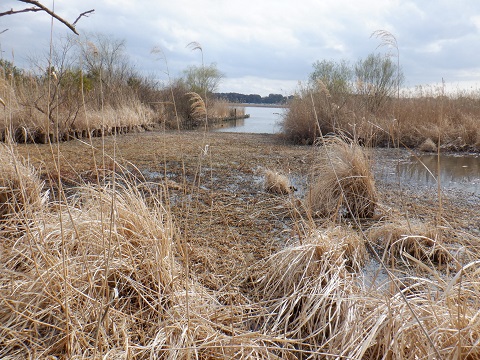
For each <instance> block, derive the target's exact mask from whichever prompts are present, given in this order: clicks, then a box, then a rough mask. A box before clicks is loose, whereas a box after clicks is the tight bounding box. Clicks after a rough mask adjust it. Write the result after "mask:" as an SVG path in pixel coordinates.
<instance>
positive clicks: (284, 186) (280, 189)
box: [264, 170, 291, 194]
mask: <svg viewBox="0 0 480 360" xmlns="http://www.w3.org/2000/svg"><path fill="white" fill-rule="evenodd" d="M290 186H291V185H290V180H288V177H286V176H285V175H283V174H279V173H278V172H276V171H272V170H266V171H265V181H264V187H265V190H266V191H268V192H271V193H274V194H289V193H290V192H291V189H290Z"/></svg>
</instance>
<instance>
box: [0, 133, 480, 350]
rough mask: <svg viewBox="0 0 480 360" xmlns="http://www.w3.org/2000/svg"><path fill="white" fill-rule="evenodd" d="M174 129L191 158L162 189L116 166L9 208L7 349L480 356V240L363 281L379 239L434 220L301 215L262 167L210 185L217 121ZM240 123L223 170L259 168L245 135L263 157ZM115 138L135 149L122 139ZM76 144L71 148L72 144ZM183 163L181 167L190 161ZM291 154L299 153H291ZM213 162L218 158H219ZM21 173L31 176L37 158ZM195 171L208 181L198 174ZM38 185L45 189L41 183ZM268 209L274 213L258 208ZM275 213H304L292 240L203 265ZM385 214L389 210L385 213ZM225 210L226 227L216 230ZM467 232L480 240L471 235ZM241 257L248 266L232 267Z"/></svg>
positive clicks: (386, 242) (4, 285)
mask: <svg viewBox="0 0 480 360" xmlns="http://www.w3.org/2000/svg"><path fill="white" fill-rule="evenodd" d="M191 136H192V135H186V138H190V137H191ZM147 137H148V136H147ZM226 137H227V138H228V137H229V135H227V136H226ZM168 138H171V139H172V140H174V142H172V143H171V145H172V146H171V147H170V146H167V145H166V143H164V144H162V145H161V147H162V148H163V149H164V151H165V156H168V159H174V160H175V157H171V156H173V155H177V156H178V154H179V153H180V152H179V151H178V148H176V147H178V146H180V147H182V146H183V147H184V148H183V149H182V150H183V152H182V154H183V156H184V158H185V159H186V163H185V164H189V161H191V162H190V164H192V165H193V164H196V165H195V166H194V169H193V170H189V169H186V172H185V173H186V174H187V177H186V178H185V181H186V182H181V181H177V182H175V183H174V184H175V186H171V184H172V183H167V182H164V181H159V182H157V185H156V186H158V187H159V189H160V190H159V191H157V192H155V193H149V192H148V189H151V188H152V187H151V186H150V185H151V184H144V185H143V184H140V186H139V184H137V185H135V186H134V185H128V184H129V182H127V181H123V180H120V179H118V181H116V182H114V183H110V184H107V186H101V187H97V186H81V187H80V188H78V189H76V191H75V196H74V197H71V198H68V199H62V201H61V202H58V201H56V202H53V200H50V202H49V203H47V204H45V203H44V204H43V205H42V206H40V207H37V206H35V205H33V208H32V211H25V205H24V206H23V208H15V207H14V208H13V209H14V210H15V211H13V212H12V214H13V215H15V214H16V215H17V216H16V218H17V221H18V222H19V223H21V224H24V226H23V229H24V230H23V231H21V232H19V233H17V234H12V236H11V237H7V238H6V239H5V241H4V242H3V243H2V245H1V246H2V248H1V253H0V254H1V260H0V263H1V286H0V295H1V297H0V301H1V302H2V306H0V309H3V311H2V313H1V314H0V319H1V321H2V328H1V336H0V339H3V340H1V341H3V343H2V344H1V345H2V346H1V348H2V349H3V350H2V351H3V353H2V356H4V357H10V358H25V356H30V357H33V358H35V357H46V356H47V355H54V356H65V355H66V356H68V357H76V358H95V357H101V356H105V357H127V358H128V357H130V358H146V357H151V358H191V357H197V358H205V359H206V358H265V359H267V358H269V359H272V358H306V357H309V356H310V357H312V358H332V357H334V356H340V357H342V356H343V357H346V358H353V359H367V358H368V359H381V358H384V357H385V356H388V357H389V358H391V359H414V358H422V357H424V358H429V357H430V358H431V357H437V358H447V359H448V358H451V359H454V358H465V359H467V358H470V359H474V358H477V357H478V356H480V355H479V353H478V351H479V350H478V344H479V332H480V320H479V316H478V314H479V310H478V309H479V308H480V306H479V305H480V304H479V297H478V294H479V292H480V289H479V286H480V283H479V281H478V271H479V268H478V262H477V261H476V260H474V259H476V258H477V257H478V256H477V254H478V247H471V248H466V249H464V250H463V251H464V253H463V254H464V256H463V257H461V258H458V259H457V260H456V261H455V260H453V259H451V258H448V259H445V260H446V261H450V262H451V263H452V264H451V266H450V267H449V268H448V272H442V270H441V269H439V268H437V266H436V264H433V265H434V266H431V265H432V264H428V263H426V264H423V265H421V264H420V262H419V261H418V264H417V262H415V258H414V256H412V258H413V260H412V259H409V261H411V262H414V263H415V264H417V265H418V267H412V268H410V269H409V272H408V273H406V275H404V276H403V277H400V276H398V275H395V276H393V277H392V278H391V279H390V280H389V282H388V286H387V287H386V289H387V290H385V289H383V288H378V289H377V288H369V287H368V286H367V285H365V284H366V283H368V282H367V281H365V279H364V276H365V275H364V273H363V270H362V269H363V263H364V262H365V261H367V260H368V259H369V258H371V257H372V256H374V255H373V253H372V251H371V250H368V249H369V247H370V245H372V242H373V245H377V246H379V247H380V249H382V248H383V250H384V251H391V253H392V254H393V255H394V256H397V255H398V254H403V253H402V249H404V248H406V245H402V246H403V248H402V247H399V248H395V245H394V244H396V243H398V241H397V240H395V239H404V240H405V236H407V237H408V236H413V237H416V238H421V239H424V238H429V239H431V240H432V241H434V242H435V243H438V242H439V241H438V240H437V238H435V236H436V234H438V229H437V231H436V232H435V231H433V232H430V230H429V227H428V226H425V227H422V226H420V225H419V226H418V227H416V226H414V224H415V223H414V222H410V223H409V224H403V223H400V224H398V223H396V222H395V218H392V214H384V222H383V223H376V222H373V224H375V225H376V227H375V226H374V227H371V226H370V225H369V227H370V229H371V230H370V231H367V234H368V235H369V236H368V237H366V236H363V234H362V232H360V231H359V230H360V229H354V228H349V227H346V226H345V225H340V226H339V225H338V224H337V225H332V226H324V227H321V228H319V227H318V226H316V225H314V222H313V221H312V220H311V219H309V218H308V217H306V218H295V216H299V217H300V216H301V214H303V210H302V209H295V207H296V206H297V202H295V201H294V202H291V201H290V200H289V196H285V195H270V194H267V193H264V194H263V195H262V193H261V189H262V184H261V182H260V183H259V185H258V188H259V190H260V193H256V194H255V195H253V196H251V197H249V196H248V195H249V192H248V191H240V190H236V192H235V193H232V192H231V191H229V190H228V186H227V188H225V189H215V188H214V186H215V184H220V183H217V182H214V181H213V180H212V176H211V173H210V172H209V171H211V172H215V171H216V170H215V169H216V165H214V164H216V162H215V163H214V161H217V160H214V159H213V155H212V153H213V154H215V153H216V151H220V142H221V141H220V138H219V135H215V136H213V137H212V138H208V139H205V138H202V141H201V142H199V141H198V139H197V142H194V141H191V142H188V141H183V142H180V141H178V140H179V137H178V136H172V135H164V138H163V140H164V141H167V140H168ZM221 139H224V138H223V137H222V138H221ZM239 139H240V141H239V142H240V143H239V144H237V146H238V148H239V149H241V151H240V152H239V154H240V155H239V157H238V158H235V157H233V153H234V149H233V148H232V142H231V141H229V140H227V141H226V145H225V146H226V148H225V149H224V152H222V154H221V157H220V158H221V159H222V161H227V162H229V164H230V166H229V167H228V171H226V172H225V174H220V173H219V174H217V173H215V176H217V175H226V174H228V176H231V178H228V179H230V180H231V179H232V178H234V177H235V176H236V172H237V171H244V172H245V174H250V176H252V175H253V172H252V171H251V166H246V164H245V163H242V162H240V161H238V160H239V159H241V158H244V157H245V156H244V154H245V151H251V152H252V157H253V158H255V156H256V155H255V153H254V147H253V145H248V144H250V143H249V142H245V143H242V141H243V140H242V138H239ZM125 140H126V139H125ZM184 140H186V139H184ZM190 140H192V139H190ZM206 140H208V143H209V144H210V151H211V153H209V154H210V156H211V157H210V158H209V157H208V156H207V157H206V158H204V160H202V161H204V163H203V165H205V166H208V167H209V168H210V170H209V171H206V172H203V173H202V172H201V169H199V168H198V167H197V165H198V163H199V161H200V160H199V159H200V157H199V156H203V155H201V154H202V151H203V149H204V146H203V142H204V141H206ZM259 140H260V141H259ZM222 141H223V140H222ZM262 141H263V142H265V144H269V145H268V146H267V147H260V150H261V149H266V148H267V149H268V147H269V146H272V145H271V143H269V142H268V141H267V139H266V138H264V137H258V138H257V139H256V141H254V143H255V144H256V145H255V146H258V143H259V142H262ZM136 142H137V143H138V141H136ZM142 143H144V142H142ZM169 144H170V143H169ZM249 146H251V147H249ZM64 147H65V149H67V148H69V147H71V144H65V145H64ZM246 149H248V150H246ZM24 150H25V149H24ZM72 150H73V149H72ZM294 150H295V149H287V148H286V149H285V151H286V152H288V151H294ZM297 150H298V149H297ZM37 151H38V150H37ZM155 151H156V150H155V149H152V153H151V154H150V153H148V154H146V153H143V155H142V156H143V157H142V158H140V159H141V161H139V163H140V164H142V163H148V161H147V159H148V158H149V157H152V156H153V157H155V156H156V155H155ZM268 151H271V154H266V155H265V153H264V152H262V151H261V154H260V157H259V159H260V161H261V162H264V163H265V165H268V167H270V168H274V167H275V168H280V166H279V165H280V162H278V160H279V159H272V157H273V154H275V153H276V151H275V150H273V149H270V150H267V152H268ZM119 152H121V153H122V154H124V155H127V154H128V152H127V151H126V148H123V149H121V150H120V149H119ZM79 154H81V152H78V151H76V152H75V151H72V155H71V156H74V157H78V156H79ZM89 154H91V152H89ZM299 154H300V153H297V154H296V155H293V154H292V155H293V156H294V157H298V156H299ZM65 156H67V153H65ZM157 156H158V155H157ZM312 156H313V158H316V156H317V155H316V154H313V155H312ZM267 159H268V160H267ZM300 159H301V157H300ZM250 160H251V159H250ZM15 161H17V162H18V163H21V161H20V160H18V159H17V160H15ZM77 161H79V159H77ZM145 161H147V162H145ZM268 161H271V162H270V163H268ZM300 163H301V162H300ZM169 164H171V165H173V163H170V162H169ZM178 165H179V168H178V169H177V170H179V171H180V170H181V167H182V165H181V162H180V163H179V164H178ZM274 165H276V166H274ZM284 165H287V166H288V167H291V166H292V165H293V164H292V163H291V162H289V161H287V162H286V163H284ZM187 166H189V165H187ZM220 167H223V168H225V165H223V162H221V163H220ZM170 170H172V169H170ZM0 174H4V172H1V173H0ZM24 174H25V172H22V171H15V172H14V175H16V177H17V181H15V182H10V183H9V184H10V185H9V186H10V187H12V188H22V186H23V185H22V184H24V183H25V181H23V180H22V179H23V176H24ZM188 174H190V175H188ZM195 174H197V177H195ZM180 175H181V173H180ZM27 176H28V177H29V178H30V179H31V180H34V179H35V176H34V174H30V173H29V175H27ZM181 176H183V175H181ZM14 177H15V176H14ZM198 177H200V179H199V178H198ZM194 179H197V180H195V181H196V184H198V186H199V187H200V188H199V187H197V186H192V182H193V181H194ZM222 179H223V178H222ZM37 180H38V179H37ZM34 181H36V180H34ZM171 181H172V180H171ZM37 183H38V184H40V182H37ZM122 184H124V185H122ZM200 185H201V186H200ZM223 185H225V184H223ZM226 185H230V186H231V185H232V184H226ZM166 187H169V189H168V190H166V189H165V188H166ZM11 190H13V189H11ZM250 191H251V190H250ZM172 192H173V193H172ZM14 193H18V192H14ZM20 193H22V192H20ZM172 194H173V195H175V196H174V198H176V197H178V198H181V197H182V196H185V198H184V200H182V201H178V208H177V209H175V206H176V204H175V203H173V202H170V200H169V199H171V198H172V197H171V195H172ZM182 194H183V195H182ZM38 195H39V196H40V198H41V197H42V193H41V192H40V193H39V194H38ZM253 198H256V201H253V200H252V199H253ZM22 199H24V200H25V199H26V198H22ZM37 200H38V196H37V195H35V196H33V197H32V200H28V201H26V202H25V201H24V203H25V204H30V202H31V203H32V204H35V203H36V201H37ZM147 204H148V205H147ZM166 204H169V205H168V206H167V205H166ZM28 206H30V205H28ZM33 209H34V210H33ZM188 209H190V210H188ZM182 212H183V217H182V216H180V215H181V214H182ZM186 212H189V213H187V214H186ZM267 214H269V215H268V217H266V216H267ZM172 215H173V216H172ZM264 216H265V217H266V221H265V222H258V219H259V218H262V217H264ZM14 217H15V216H14ZM173 217H174V218H175V221H174V220H173ZM282 217H283V218H284V219H285V220H283V221H287V222H286V224H290V225H296V227H297V230H295V231H294V230H293V227H292V231H288V232H286V233H285V235H286V237H287V238H288V239H290V240H289V241H288V242H287V244H286V245H283V246H282V245H281V244H279V243H276V244H275V245H274V246H270V247H269V248H268V246H267V248H268V249H266V250H267V251H266V252H264V253H263V254H261V255H260V257H254V258H251V259H249V258H247V257H245V258H243V259H241V258H239V260H240V261H239V262H240V263H239V264H237V266H236V267H235V264H234V262H231V263H230V265H231V267H232V268H231V269H230V273H229V276H231V277H230V279H229V278H226V279H223V280H222V281H221V282H216V280H218V278H221V277H222V275H220V276H218V278H213V279H212V280H211V282H210V283H208V281H205V279H207V278H208V276H207V275H206V274H204V273H208V272H209V271H220V272H221V271H224V270H223V269H222V268H215V267H213V268H210V269H209V268H208V267H207V268H205V267H198V266H195V262H199V263H200V262H202V261H204V264H205V265H208V262H210V263H211V264H213V263H214V262H213V261H214V258H215V257H217V258H218V256H219V254H221V253H215V252H213V253H208V252H207V250H210V251H211V250H212V249H218V247H217V246H218V243H221V242H222V239H227V238H228V237H230V241H225V242H224V243H223V246H224V247H230V246H231V245H232V244H234V243H235V242H236V243H238V245H237V247H236V248H234V249H233V251H232V252H226V253H225V254H228V255H229V256H230V255H233V254H235V252H237V253H241V251H242V246H243V245H244V244H247V243H248V241H252V243H251V244H250V246H252V247H256V246H257V247H259V246H260V247H261V246H265V245H260V244H261V242H262V241H265V240H264V239H269V238H271V236H272V230H274V229H275V226H272V228H271V229H269V228H268V227H266V226H265V225H266V224H268V222H272V221H274V220H275V219H280V218H282ZM288 218H291V219H292V222H288ZM242 223H243V225H242ZM370 224H372V223H370ZM387 224H392V225H391V228H389V227H388V226H387ZM219 225H221V226H222V228H223V229H225V230H224V231H225V232H217V230H215V229H218V228H219V227H218V226H219ZM272 225H273V224H272ZM402 226H404V227H402ZM405 226H406V228H405ZM252 227H259V228H261V232H263V236H264V237H263V238H259V239H258V241H255V242H254V240H255V236H259V234H257V235H255V233H254V232H253V231H252V232H248V233H247V232H243V230H242V229H247V228H252ZM20 228H21V229H22V227H20ZM399 228H400V230H398V229H399ZM363 230H365V228H363ZM366 230H368V228H367V229H366ZM407 230H409V231H407ZM395 231H397V232H395ZM449 231H451V232H454V231H453V229H449ZM389 234H391V235H389ZM455 235H456V237H452V238H449V239H447V238H446V237H442V241H443V240H445V241H444V242H442V244H443V246H444V247H447V244H449V243H451V242H456V243H459V244H460V245H461V242H460V240H461V238H462V234H461V233H455ZM387 237H389V238H387ZM378 239H383V240H378ZM446 240H448V241H446ZM470 240H471V241H472V243H474V242H475V241H476V242H477V243H478V239H475V238H472V239H470ZM201 242H203V248H202V247H201V246H200V243H201ZM465 244H466V243H465ZM267 245H268V244H267ZM272 245H273V244H272ZM431 245H432V244H431V243H427V244H426V246H431ZM422 246H423V245H422ZM269 252H271V255H270V256H269V255H268V253H269ZM413 254H414V255H415V253H414V252H413ZM186 256H189V257H188V259H189V261H187V258H186ZM421 256H422V255H421V253H420V255H419V256H418V259H417V260H421V259H422V257H421ZM393 266H394V264H389V265H388V267H390V268H392V267H393ZM388 267H387V269H386V270H385V271H387V270H388ZM241 269H244V270H243V271H242V270H241ZM202 272H203V273H202ZM235 273H237V276H240V277H241V278H242V277H243V282H242V281H240V282H237V281H236V280H235V279H234V278H235ZM238 273H240V275H238ZM224 274H227V273H225V272H224ZM409 274H410V275H409ZM224 276H225V275H224ZM247 277H248V278H247ZM206 285H209V286H208V288H207V287H206ZM117 292H118V296H117Z"/></svg>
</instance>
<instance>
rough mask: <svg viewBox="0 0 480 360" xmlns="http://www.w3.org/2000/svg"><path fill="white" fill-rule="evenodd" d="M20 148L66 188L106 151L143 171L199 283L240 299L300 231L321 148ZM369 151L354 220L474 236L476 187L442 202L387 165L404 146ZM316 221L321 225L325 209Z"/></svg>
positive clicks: (130, 140) (152, 141) (155, 144)
mask: <svg viewBox="0 0 480 360" xmlns="http://www.w3.org/2000/svg"><path fill="white" fill-rule="evenodd" d="M102 149H104V150H102ZM18 151H19V153H20V155H22V156H24V157H26V158H28V159H29V161H30V163H32V164H33V165H34V166H35V167H36V168H37V169H39V170H40V173H41V176H42V177H43V178H44V179H45V180H47V182H50V184H51V186H52V188H55V187H56V186H58V185H57V179H58V176H57V174H58V169H57V167H56V166H55V163H57V164H58V166H59V168H60V169H59V172H60V178H61V179H62V184H63V185H64V186H65V187H66V188H70V187H73V186H75V184H76V183H80V182H81V181H87V182H89V181H90V182H95V181H97V180H96V179H97V178H96V174H97V173H100V174H101V173H102V171H96V169H102V168H104V167H105V168H107V169H112V168H113V164H114V160H115V161H116V162H117V163H118V164H119V166H118V167H117V168H116V170H117V172H120V171H121V169H122V168H123V169H128V170H129V171H130V172H131V173H133V174H135V175H136V177H137V178H142V177H143V178H144V179H143V180H146V181H148V182H149V186H150V187H151V188H153V189H156V191H155V193H156V194H157V196H161V197H162V198H163V200H164V202H165V204H166V206H167V208H168V209H169V210H170V212H171V213H172V214H173V215H174V218H175V223H176V226H177V227H178V233H179V236H178V239H179V240H178V246H179V247H180V248H181V249H183V250H184V249H185V246H186V247H187V249H188V253H189V262H190V269H191V271H193V273H194V274H196V275H197V276H198V278H199V279H200V281H201V282H202V283H203V284H204V285H205V286H206V287H208V288H211V289H215V290H218V289H223V290H231V291H232V294H235V295H234V296H235V297H238V298H237V299H236V300H237V301H239V302H241V301H242V299H241V297H242V296H244V295H247V294H248V289H249V286H248V284H249V280H250V278H251V277H252V276H254V272H255V269H256V268H257V267H258V266H256V265H258V263H259V262H262V261H264V259H265V258H266V257H268V256H269V255H270V254H272V253H274V252H277V251H278V250H279V249H280V248H282V247H284V246H285V244H286V243H288V242H290V241H291V240H292V239H295V238H297V237H298V236H302V233H303V231H304V226H303V225H304V224H306V223H307V222H308V221H310V220H309V219H308V216H306V214H305V213H304V211H303V210H302V206H301V200H302V198H303V197H304V196H305V193H306V188H307V184H308V173H309V169H310V167H311V166H312V164H314V162H315V157H316V151H319V150H318V148H317V149H316V148H314V147H312V146H294V145H290V144H288V143H286V142H285V141H283V140H282V139H281V138H279V137H278V136H275V135H266V134H244V133H214V132H213V133H210V132H209V133H203V132H176V131H172V132H162V131H154V132H145V133H139V134H128V135H121V136H117V137H105V138H103V139H101V138H95V139H92V143H90V142H89V141H81V140H75V141H70V142H65V143H60V144H54V145H53V147H52V148H50V146H49V145H18ZM368 151H369V152H370V153H371V159H372V164H373V169H374V173H375V177H376V185H377V189H378V193H379V199H378V206H377V214H376V219H375V220H370V221H369V222H366V223H364V224H363V225H362V226H366V227H368V226H369V224H370V223H371V222H372V221H373V222H375V221H381V220H382V219H385V218H395V217H409V218H419V219H421V220H422V221H431V222H436V223H437V224H439V226H448V227H451V228H453V229H455V230H460V231H466V232H468V233H470V234H473V235H475V236H477V237H478V236H479V234H478V229H479V228H480V206H479V205H480V199H478V197H475V196H473V195H471V194H467V193H462V192H459V191H455V192H453V191H450V192H449V191H446V192H443V193H442V197H441V200H442V201H441V207H440V206H439V199H438V193H437V191H436V188H425V187H418V186H416V184H408V183H402V182H400V181H399V180H398V178H397V177H396V175H395V166H396V164H397V162H398V161H399V160H401V158H404V157H405V156H408V153H407V152H403V151H397V150H393V149H390V150H389V149H372V150H368ZM102 154H106V155H105V156H102ZM54 159H55V161H53V160H54ZM266 169H270V170H276V171H278V172H280V173H283V174H285V175H287V176H288V177H289V178H290V180H291V182H292V184H293V185H294V186H295V188H296V189H297V191H296V192H294V193H293V194H291V195H282V196H279V195H273V194H270V193H267V192H265V191H264V189H263V175H264V171H265V170H266ZM54 190H55V189H54ZM53 193H55V191H53ZM67 193H68V191H67ZM315 221H316V222H317V224H320V225H321V223H322V222H323V221H325V219H316V220H315ZM348 221H349V220H345V222H348ZM353 225H355V224H353ZM183 240H185V242H184V241H183ZM185 243H186V244H187V245H185ZM183 250H182V251H183ZM238 290H240V291H238Z"/></svg>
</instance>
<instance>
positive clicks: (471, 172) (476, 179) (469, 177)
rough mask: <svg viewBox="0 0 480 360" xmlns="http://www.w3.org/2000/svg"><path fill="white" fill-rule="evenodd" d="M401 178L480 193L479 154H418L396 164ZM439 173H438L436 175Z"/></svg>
mask: <svg viewBox="0 0 480 360" xmlns="http://www.w3.org/2000/svg"><path fill="white" fill-rule="evenodd" d="M396 170H397V175H398V176H399V177H400V179H401V180H404V181H408V182H410V183H414V184H415V183H417V184H420V185H435V186H437V179H439V180H440V184H441V186H442V187H443V188H451V189H461V190H465V191H468V192H472V193H475V194H477V195H480V155H478V154H476V155H440V158H438V157H437V155H433V154H432V155H420V156H412V157H410V158H409V159H408V160H407V161H404V162H401V163H399V164H398V165H397V169H396ZM438 174H440V175H438Z"/></svg>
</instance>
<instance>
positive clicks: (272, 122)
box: [212, 106, 284, 134]
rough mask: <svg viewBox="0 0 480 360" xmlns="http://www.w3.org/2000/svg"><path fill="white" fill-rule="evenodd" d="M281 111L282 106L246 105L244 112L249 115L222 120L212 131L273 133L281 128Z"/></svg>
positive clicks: (282, 109)
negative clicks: (244, 117)
mask: <svg viewBox="0 0 480 360" xmlns="http://www.w3.org/2000/svg"><path fill="white" fill-rule="evenodd" d="M283 112H284V108H279V107H265V106H258V107H257V106H248V107H245V114H248V115H250V117H248V118H246V119H238V120H232V121H225V122H222V123H221V124H218V125H216V127H215V128H214V129H212V131H221V132H242V133H257V134H275V133H278V132H280V130H281V128H280V121H281V120H282V114H283Z"/></svg>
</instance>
